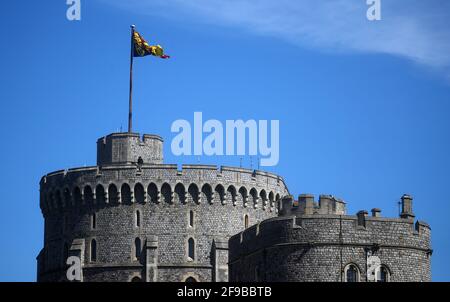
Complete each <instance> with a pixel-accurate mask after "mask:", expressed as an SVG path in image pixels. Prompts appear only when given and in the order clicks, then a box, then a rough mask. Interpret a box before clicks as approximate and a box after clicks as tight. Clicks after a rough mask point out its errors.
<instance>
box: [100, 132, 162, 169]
mask: <svg viewBox="0 0 450 302" xmlns="http://www.w3.org/2000/svg"><path fill="white" fill-rule="evenodd" d="M163 142H164V141H163V139H162V138H161V137H160V136H158V135H151V134H144V135H143V136H142V139H141V137H140V135H139V133H112V134H109V135H107V136H104V137H102V138H100V139H98V140H97V165H98V166H104V165H113V164H131V163H133V164H140V165H142V164H162V163H163Z"/></svg>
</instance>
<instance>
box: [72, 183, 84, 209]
mask: <svg viewBox="0 0 450 302" xmlns="http://www.w3.org/2000/svg"><path fill="white" fill-rule="evenodd" d="M73 198H74V201H75V204H76V205H80V204H81V202H82V197H81V190H80V188H79V187H75V189H74V191H73Z"/></svg>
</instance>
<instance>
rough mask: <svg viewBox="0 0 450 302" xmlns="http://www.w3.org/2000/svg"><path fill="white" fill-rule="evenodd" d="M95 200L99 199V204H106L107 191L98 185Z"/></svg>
mask: <svg viewBox="0 0 450 302" xmlns="http://www.w3.org/2000/svg"><path fill="white" fill-rule="evenodd" d="M95 198H97V203H99V204H103V203H105V189H104V188H103V186H102V185H97V186H96V187H95Z"/></svg>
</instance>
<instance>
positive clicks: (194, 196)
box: [188, 184, 199, 203]
mask: <svg viewBox="0 0 450 302" xmlns="http://www.w3.org/2000/svg"><path fill="white" fill-rule="evenodd" d="M188 193H189V201H193V202H195V203H198V201H199V192H198V187H197V185H195V184H191V185H190V186H189V188H188Z"/></svg>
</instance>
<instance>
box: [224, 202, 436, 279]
mask: <svg viewBox="0 0 450 302" xmlns="http://www.w3.org/2000/svg"><path fill="white" fill-rule="evenodd" d="M281 207H282V208H281V210H280V215H279V217H275V218H270V219H267V220H265V221H262V222H260V223H257V224H256V225H254V226H252V227H250V228H248V229H246V230H245V231H243V232H241V233H239V234H237V235H235V236H233V237H232V238H231V239H230V242H229V249H230V253H229V255H230V257H229V267H230V280H231V281H268V282H271V281H289V282H292V281H321V282H323V281H331V282H359V281H378V282H380V281H381V282H389V281H393V282H423V281H431V268H430V262H431V261H430V258H431V254H432V250H431V246H430V227H429V226H428V224H427V223H425V222H423V221H417V222H415V221H414V217H415V216H414V214H413V211H412V197H411V196H409V195H403V196H402V198H401V207H402V212H401V214H400V217H399V218H385V217H382V216H381V210H380V209H372V211H371V212H372V215H371V216H368V212H367V211H359V212H358V213H357V214H356V215H347V214H346V204H345V203H344V202H343V201H342V200H340V199H337V198H335V197H333V196H330V195H321V196H320V198H319V202H318V203H317V202H315V201H314V196H312V195H309V194H303V195H300V196H299V199H298V201H294V200H293V198H292V197H290V196H287V197H285V198H283V200H282V203H281Z"/></svg>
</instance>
